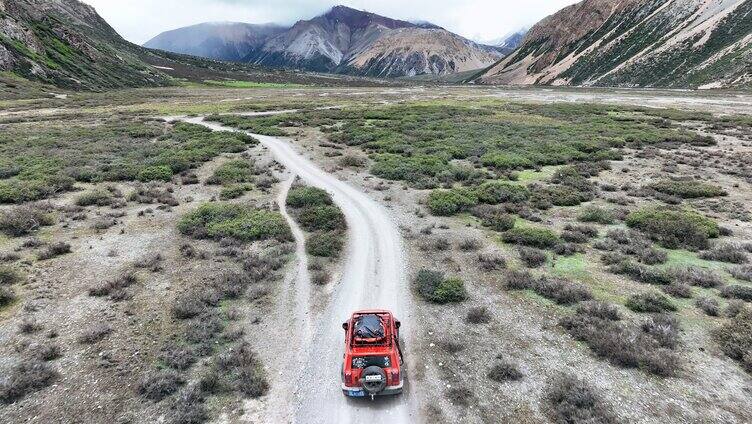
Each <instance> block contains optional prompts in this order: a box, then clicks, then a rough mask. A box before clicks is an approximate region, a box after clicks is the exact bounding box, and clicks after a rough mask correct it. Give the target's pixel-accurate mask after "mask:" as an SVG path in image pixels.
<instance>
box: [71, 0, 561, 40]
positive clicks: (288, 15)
mask: <svg viewBox="0 0 752 424" xmlns="http://www.w3.org/2000/svg"><path fill="white" fill-rule="evenodd" d="M83 1H84V2H85V3H89V4H91V5H92V6H94V7H95V8H96V9H97V11H98V12H99V13H100V14H101V15H102V17H104V18H105V19H106V20H107V21H108V22H109V23H110V24H111V25H112V26H113V27H114V28H115V29H116V30H117V31H118V32H119V33H120V34H121V35H122V36H123V37H125V38H126V39H128V40H130V41H133V42H135V43H138V44H142V43H144V42H146V41H148V40H149V39H151V38H152V37H154V36H156V35H157V34H159V33H161V32H163V31H167V30H170V29H175V28H179V27H183V26H188V25H193V24H197V23H201V22H219V21H235V22H249V23H268V22H275V23H282V24H291V23H293V22H295V21H296V20H298V19H310V18H312V17H314V16H316V15H319V14H321V13H323V12H324V11H326V10H328V9H329V8H331V7H332V6H335V5H337V4H343V5H346V6H350V7H354V8H356V9H362V10H368V11H369V12H374V13H378V14H381V15H384V16H389V17H391V18H396V19H404V20H419V21H429V22H432V23H434V24H437V25H440V26H442V27H444V28H446V29H448V30H450V31H453V32H456V33H458V34H460V35H463V36H465V37H468V38H472V39H481V40H488V39H494V38H498V37H501V36H502V35H504V34H506V33H508V32H510V31H514V30H517V29H519V28H521V27H523V26H527V25H531V24H533V23H535V22H537V21H538V20H540V19H541V18H543V17H545V16H547V15H549V14H551V13H554V12H556V11H557V10H559V9H561V8H562V7H564V6H567V5H569V4H572V3H575V0H525V1H524V3H523V2H520V1H519V0H409V1H405V0H379V1H378V2H374V1H373V0H341V1H335V0H274V1H269V0H160V1H154V0H129V1H122V0H83ZM523 4H524V5H523Z"/></svg>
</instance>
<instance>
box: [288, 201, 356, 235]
mask: <svg viewBox="0 0 752 424" xmlns="http://www.w3.org/2000/svg"><path fill="white" fill-rule="evenodd" d="M297 220H298V222H299V223H300V225H301V226H302V227H303V228H305V229H306V230H307V231H331V230H342V229H344V228H346V227H347V224H345V216H344V215H343V214H342V212H340V210H339V208H337V207H336V206H334V205H324V206H315V207H309V208H305V209H303V210H301V211H300V212H299V213H298V214H297Z"/></svg>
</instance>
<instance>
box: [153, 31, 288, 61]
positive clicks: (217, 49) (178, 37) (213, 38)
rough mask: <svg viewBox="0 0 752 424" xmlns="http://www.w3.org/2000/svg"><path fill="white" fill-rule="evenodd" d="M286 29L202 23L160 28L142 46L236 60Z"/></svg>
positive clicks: (216, 58) (210, 57)
mask: <svg viewBox="0 0 752 424" xmlns="http://www.w3.org/2000/svg"><path fill="white" fill-rule="evenodd" d="M287 29H288V28H286V27H284V26H280V25H274V24H266V25H253V24H245V23H240V22H216V23H213V22H212V23H203V24H198V25H193V26H189V27H185V28H179V29H176V30H173V31H167V32H163V33H162V34H159V35H158V36H156V37H154V38H153V39H151V40H149V41H148V42H147V43H146V44H144V47H148V48H152V49H159V50H165V51H168V52H174V53H181V54H189V55H193V56H199V57H205V58H209V59H215V60H227V61H232V62H239V61H241V60H243V59H244V58H245V57H247V56H248V55H250V54H251V53H252V52H253V51H255V50H257V49H259V48H261V47H262V46H263V45H264V43H265V42H266V40H268V39H269V38H270V37H273V36H275V35H277V34H279V33H281V32H284V31H286V30H287Z"/></svg>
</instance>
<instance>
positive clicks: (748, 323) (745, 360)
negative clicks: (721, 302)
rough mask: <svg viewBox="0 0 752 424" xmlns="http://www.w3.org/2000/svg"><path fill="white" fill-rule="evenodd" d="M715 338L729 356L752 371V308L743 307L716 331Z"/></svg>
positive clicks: (748, 370)
mask: <svg viewBox="0 0 752 424" xmlns="http://www.w3.org/2000/svg"><path fill="white" fill-rule="evenodd" d="M714 335H715V339H716V341H717V342H718V344H719V345H720V347H721V350H723V353H725V354H726V355H728V357H729V358H731V359H734V360H736V361H739V362H741V364H742V366H743V367H744V368H745V369H746V370H747V372H749V373H752V309H750V308H749V306H747V307H745V308H743V309H741V310H740V311H739V312H738V313H737V314H736V316H734V317H733V318H730V319H729V320H728V321H727V322H725V323H724V324H723V325H722V326H721V327H720V328H718V329H717V330H716V331H715V334H714Z"/></svg>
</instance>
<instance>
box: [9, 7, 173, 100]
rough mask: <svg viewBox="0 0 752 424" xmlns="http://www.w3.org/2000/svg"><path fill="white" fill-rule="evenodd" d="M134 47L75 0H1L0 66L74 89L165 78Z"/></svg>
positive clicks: (159, 81) (138, 83) (157, 81)
mask: <svg viewBox="0 0 752 424" xmlns="http://www.w3.org/2000/svg"><path fill="white" fill-rule="evenodd" d="M139 50H140V47H138V46H135V45H132V44H130V43H128V42H126V41H125V40H123V39H122V38H121V37H120V36H119V35H118V34H117V32H115V30H113V29H112V27H110V26H109V25H108V24H107V22H105V21H104V20H103V19H102V18H101V17H100V16H99V15H98V14H97V13H96V11H95V10H94V9H93V8H92V7H91V6H88V5H85V4H83V3H81V2H79V1H77V0H0V71H6V72H13V73H15V74H17V75H19V76H22V77H24V78H28V79H34V80H40V81H43V82H46V83H50V84H54V85H56V86H61V87H66V88H75V89H101V88H116V87H132V86H149V85H164V84H165V83H167V81H168V79H169V78H168V77H167V76H166V75H165V74H163V73H161V72H159V71H158V70H157V69H155V68H154V67H152V66H149V65H147V64H146V63H144V62H143V61H142V60H141V59H140V58H139V57H138V53H139Z"/></svg>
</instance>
